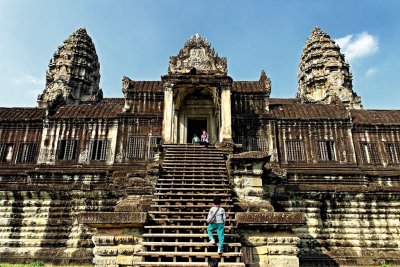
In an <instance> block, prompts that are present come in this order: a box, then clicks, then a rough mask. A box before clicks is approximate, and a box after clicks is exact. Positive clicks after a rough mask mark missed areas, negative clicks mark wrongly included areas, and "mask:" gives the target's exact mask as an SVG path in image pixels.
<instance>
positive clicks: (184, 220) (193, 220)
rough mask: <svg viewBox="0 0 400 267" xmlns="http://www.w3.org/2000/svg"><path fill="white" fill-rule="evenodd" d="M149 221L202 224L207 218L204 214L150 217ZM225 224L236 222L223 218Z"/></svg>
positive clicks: (205, 222) (204, 223)
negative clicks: (183, 216) (200, 216)
mask: <svg viewBox="0 0 400 267" xmlns="http://www.w3.org/2000/svg"><path fill="white" fill-rule="evenodd" d="M150 220H151V221H154V222H156V223H164V224H166V223H169V224H170V225H171V224H173V223H176V224H179V225H181V223H189V224H192V223H197V224H201V223H202V224H203V225H207V220H206V216H204V217H203V218H198V219H197V218H170V219H169V218H151V219H150ZM225 222H226V225H228V224H230V223H234V222H236V219H229V218H228V219H226V220H225Z"/></svg>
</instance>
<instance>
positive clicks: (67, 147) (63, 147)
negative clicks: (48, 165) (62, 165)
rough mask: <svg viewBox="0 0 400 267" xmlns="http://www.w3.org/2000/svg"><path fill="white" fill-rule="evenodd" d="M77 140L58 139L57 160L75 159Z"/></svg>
mask: <svg viewBox="0 0 400 267" xmlns="http://www.w3.org/2000/svg"><path fill="white" fill-rule="evenodd" d="M77 149H78V140H59V141H58V153H57V158H58V159H59V160H75V159H76V154H77Z"/></svg>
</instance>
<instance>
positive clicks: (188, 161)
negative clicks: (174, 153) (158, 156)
mask: <svg viewBox="0 0 400 267" xmlns="http://www.w3.org/2000/svg"><path fill="white" fill-rule="evenodd" d="M203 162H204V163H208V162H211V163H213V162H217V163H224V164H225V159H222V158H221V160H215V159H207V158H196V159H189V158H184V159H180V160H178V159H174V158H172V159H168V158H165V159H164V161H163V164H166V163H203Z"/></svg>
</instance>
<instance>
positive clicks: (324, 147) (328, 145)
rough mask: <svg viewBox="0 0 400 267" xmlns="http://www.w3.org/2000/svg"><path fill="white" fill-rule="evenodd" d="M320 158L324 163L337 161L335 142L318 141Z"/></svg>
mask: <svg viewBox="0 0 400 267" xmlns="http://www.w3.org/2000/svg"><path fill="white" fill-rule="evenodd" d="M317 143H318V157H319V160H322V161H332V160H336V156H335V145H334V142H333V141H318V142H317Z"/></svg>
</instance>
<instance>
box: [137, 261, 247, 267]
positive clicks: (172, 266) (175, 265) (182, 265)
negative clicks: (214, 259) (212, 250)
mask: <svg viewBox="0 0 400 267" xmlns="http://www.w3.org/2000/svg"><path fill="white" fill-rule="evenodd" d="M133 266H134V267H136V266H150V267H208V266H209V265H208V263H207V262H135V263H134V265H133ZM218 267H245V264H244V263H237V262H220V263H218Z"/></svg>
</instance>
